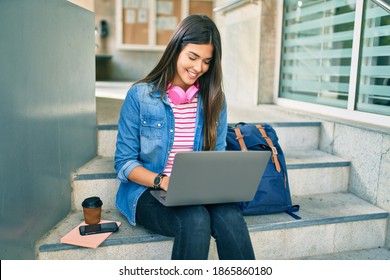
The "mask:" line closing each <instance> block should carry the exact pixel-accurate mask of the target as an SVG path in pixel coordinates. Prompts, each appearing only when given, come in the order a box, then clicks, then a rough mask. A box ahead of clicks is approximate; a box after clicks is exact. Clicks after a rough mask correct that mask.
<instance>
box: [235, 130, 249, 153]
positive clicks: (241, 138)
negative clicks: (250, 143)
mask: <svg viewBox="0 0 390 280" xmlns="http://www.w3.org/2000/svg"><path fill="white" fill-rule="evenodd" d="M234 132H235V133H236V136H237V137H236V139H237V141H238V143H239V144H240V147H241V151H247V150H248V149H247V148H246V145H245V142H244V136H243V135H242V134H241V130H240V128H239V127H237V126H235V127H234Z"/></svg>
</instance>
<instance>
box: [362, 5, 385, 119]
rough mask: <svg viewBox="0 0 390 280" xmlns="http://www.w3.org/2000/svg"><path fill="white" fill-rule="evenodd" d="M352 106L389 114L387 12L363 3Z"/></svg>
mask: <svg viewBox="0 0 390 280" xmlns="http://www.w3.org/2000/svg"><path fill="white" fill-rule="evenodd" d="M364 11H365V15H364V21H363V23H364V24H363V36H362V44H361V59H360V63H361V65H360V76H359V87H358V98H357V103H356V108H357V110H359V111H364V112H370V113H378V114H384V115H390V14H389V13H388V12H386V11H385V10H384V9H383V8H381V7H379V6H377V5H376V4H374V3H373V2H372V1H367V2H366V4H365V9H364Z"/></svg>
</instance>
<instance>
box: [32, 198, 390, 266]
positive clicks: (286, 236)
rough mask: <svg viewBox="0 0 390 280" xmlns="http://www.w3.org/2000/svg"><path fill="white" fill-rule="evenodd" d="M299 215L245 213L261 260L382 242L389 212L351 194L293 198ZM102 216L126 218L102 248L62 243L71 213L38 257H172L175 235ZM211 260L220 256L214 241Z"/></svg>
mask: <svg viewBox="0 0 390 280" xmlns="http://www.w3.org/2000/svg"><path fill="white" fill-rule="evenodd" d="M294 201H295V202H296V203H298V204H299V205H300V206H301V210H300V211H299V215H300V217H301V218H302V219H301V220H295V219H293V218H292V217H291V216H289V215H287V214H285V213H280V214H271V215H262V216H246V217H245V218H246V221H247V224H248V228H249V230H250V234H251V238H252V242H253V245H254V248H255V253H256V258H257V259H268V260H270V259H298V258H304V257H308V256H313V255H324V254H334V253H339V252H345V251H351V250H358V249H367V248H377V247H381V246H383V240H384V237H385V229H386V218H387V216H388V213H387V212H385V211H383V210H381V209H379V208H377V207H375V206H373V205H371V204H369V203H367V202H365V201H363V200H361V199H359V198H357V197H356V196H354V195H352V194H348V193H329V194H317V195H307V196H299V197H294ZM102 218H103V219H107V220H116V221H120V222H122V225H121V226H120V230H119V231H118V232H116V233H113V234H112V235H111V236H110V237H109V238H108V239H107V240H106V241H105V242H104V243H103V244H102V245H101V246H100V247H99V248H97V249H88V248H82V247H77V246H72V245H66V244H61V243H59V239H60V238H61V237H62V236H63V235H64V234H66V233H67V232H68V231H70V230H71V229H72V228H73V227H75V225H77V224H79V223H80V222H81V221H82V220H83V216H82V212H81V211H74V212H72V213H71V214H70V215H69V216H68V217H67V218H66V219H65V220H64V221H62V222H61V223H60V224H59V225H57V226H56V227H54V229H53V230H52V232H50V233H49V234H48V235H47V236H45V237H44V238H43V239H42V240H41V242H40V243H39V244H37V252H38V253H37V259H74V260H79V259H107V260H109V259H118V260H123V259H138V260H140V259H145V260H150V259H169V258H170V252H171V248H172V239H171V238H168V237H164V236H161V235H157V234H154V233H151V232H149V231H147V230H145V229H143V228H142V227H141V226H137V227H133V226H130V225H129V224H128V223H127V221H125V220H124V218H123V216H121V215H120V214H118V212H117V211H113V210H105V211H104V212H103V213H102ZM209 257H210V259H217V252H216V247H215V244H214V242H212V245H211V247H210V254H209Z"/></svg>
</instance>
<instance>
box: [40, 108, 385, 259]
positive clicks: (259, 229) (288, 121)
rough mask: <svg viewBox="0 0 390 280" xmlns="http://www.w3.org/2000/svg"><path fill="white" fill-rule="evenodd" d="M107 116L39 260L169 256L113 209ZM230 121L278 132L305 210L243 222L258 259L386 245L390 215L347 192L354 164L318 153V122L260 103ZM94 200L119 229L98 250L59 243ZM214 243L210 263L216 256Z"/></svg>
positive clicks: (161, 241) (167, 247) (164, 244)
mask: <svg viewBox="0 0 390 280" xmlns="http://www.w3.org/2000/svg"><path fill="white" fill-rule="evenodd" d="M116 102H117V103H116V104H111V105H113V106H115V109H116V110H117V109H118V107H119V106H120V104H121V102H120V101H116ZM112 108H114V107H112ZM112 108H110V109H112ZM259 110H260V109H259ZM110 114H111V116H110V121H107V122H104V121H100V122H99V120H98V129H97V137H98V151H97V152H98V156H97V157H96V158H95V159H93V160H92V161H90V162H88V163H86V164H85V165H84V166H81V167H80V168H79V169H78V170H76V171H75V172H74V174H72V211H71V213H70V214H69V215H68V217H66V218H65V219H64V220H63V221H61V222H60V223H59V224H58V225H57V226H55V227H54V228H53V229H52V230H51V231H50V232H48V233H47V234H46V235H45V236H44V237H43V238H42V239H41V240H40V242H39V243H37V248H36V251H37V259H73V260H78V259H91V260H92V259H107V260H109V259H121V260H123V259H137V260H141V259H145V260H150V259H169V258H170V253H171V248H172V239H171V238H168V237H164V236H160V235H158V234H154V233H152V232H149V231H147V230H145V229H144V228H142V227H141V226H137V227H133V226H130V225H129V223H128V222H127V220H125V219H124V217H123V216H122V215H121V214H120V213H119V212H118V211H117V210H116V208H115V195H116V191H117V188H118V186H119V181H118V180H116V173H115V170H114V168H113V156H114V151H115V140H116V134H117V125H113V124H112V123H114V122H113V121H112V120H114V119H117V115H116V113H115V112H114V113H113V112H112V110H110ZM259 115H261V116H267V117H266V118H263V119H261V118H260V119H259V117H258V116H259ZM230 118H231V119H230V120H229V122H230V123H232V124H234V123H236V122H237V120H240V121H244V122H247V123H251V122H253V121H254V119H256V120H258V121H259V122H260V123H269V124H271V125H272V126H273V127H274V128H275V130H276V131H277V133H278V136H279V141H280V145H281V146H282V148H283V151H284V152H285V156H286V162H287V167H288V175H289V181H290V189H291V194H292V195H293V203H294V204H299V205H300V211H299V212H298V213H297V214H298V215H299V216H300V217H301V218H302V219H300V220H296V219H294V218H292V217H291V216H289V215H287V214H285V213H280V214H272V215H260V216H246V217H245V218H246V221H247V224H248V227H249V230H250V234H251V238H252V241H253V245H254V248H255V253H256V257H257V259H316V258H318V259H324V258H325V259H326V258H329V259H332V258H334V257H332V256H337V255H338V254H346V252H350V251H353V252H355V251H357V250H366V249H373V248H378V247H382V246H384V243H385V235H386V223H387V217H388V213H387V212H385V211H383V210H382V209H380V208H378V207H376V206H374V205H372V204H370V203H368V202H366V201H364V200H362V199H360V198H358V197H357V196H355V195H353V194H351V193H348V190H349V189H350V187H351V186H349V182H350V178H349V176H350V168H351V163H350V162H349V161H348V160H345V159H342V158H339V157H337V156H334V155H332V154H329V153H326V152H324V151H321V150H320V147H321V143H320V142H321V131H322V130H321V123H320V122H316V121H312V120H311V119H309V118H304V117H301V116H299V117H298V116H296V115H293V114H290V113H288V112H280V111H279V109H278V107H275V106H263V107H262V108H261V114H260V113H259V111H257V109H256V110H247V109H245V108H244V109H243V110H242V109H240V108H233V109H232V110H230ZM352 187H353V186H352ZM89 196H99V197H100V198H101V199H102V200H103V213H102V219H105V220H115V221H120V222H122V225H121V227H120V230H119V231H118V232H116V233H113V234H112V235H111V236H110V237H109V238H108V239H107V240H106V241H105V242H104V243H103V244H101V246H99V248H97V249H87V248H82V247H77V246H72V245H66V244H61V243H60V238H61V237H62V236H63V235H65V234H66V233H67V232H69V231H70V230H71V229H72V228H74V227H75V226H77V225H78V224H79V223H80V222H82V220H83V214H82V208H81V202H82V201H83V200H84V199H85V198H86V197H89ZM211 244H212V245H211V247H210V253H209V258H210V259H217V251H216V246H215V244H214V242H212V243H211ZM389 257H390V256H389Z"/></svg>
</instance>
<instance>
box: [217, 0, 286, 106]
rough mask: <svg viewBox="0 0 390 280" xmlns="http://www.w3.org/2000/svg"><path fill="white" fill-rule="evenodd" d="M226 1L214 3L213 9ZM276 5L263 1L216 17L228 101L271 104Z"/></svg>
mask: <svg viewBox="0 0 390 280" xmlns="http://www.w3.org/2000/svg"><path fill="white" fill-rule="evenodd" d="M228 2H229V1H228V0H217V1H216V3H215V6H216V7H221V6H224V4H226V3H228ZM278 5H279V3H278V2H276V1H274V0H262V1H257V3H256V4H244V5H242V6H239V7H237V8H235V9H231V10H225V11H221V12H217V13H216V14H215V20H216V23H217V25H218V26H219V28H220V32H221V36H222V44H223V45H222V48H223V71H224V87H225V92H226V95H227V98H228V101H229V102H232V103H237V104H241V105H244V106H245V105H258V104H264V103H273V98H274V83H275V60H276V55H277V51H276V48H275V46H276V42H277V30H278V26H279V25H278V18H277V11H278Z"/></svg>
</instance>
